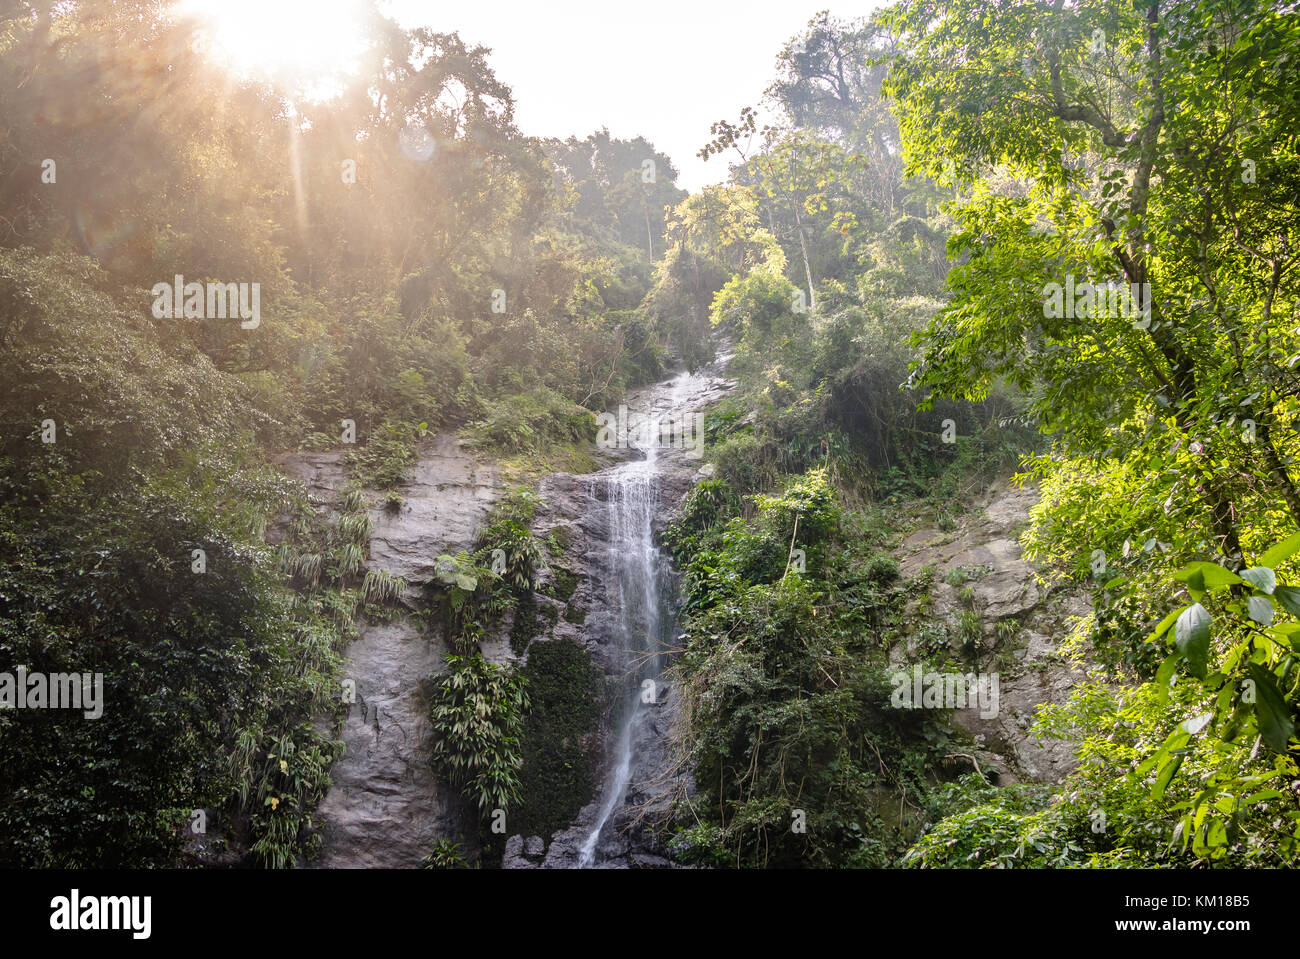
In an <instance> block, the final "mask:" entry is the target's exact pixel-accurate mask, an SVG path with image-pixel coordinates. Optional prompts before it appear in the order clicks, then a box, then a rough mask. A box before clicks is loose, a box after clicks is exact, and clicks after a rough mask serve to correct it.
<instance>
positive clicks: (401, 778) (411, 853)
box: [279, 436, 501, 868]
mask: <svg viewBox="0 0 1300 959" xmlns="http://www.w3.org/2000/svg"><path fill="white" fill-rule="evenodd" d="M279 465H280V466H281V468H282V469H284V470H285V471H286V472H288V473H290V474H291V475H294V476H297V477H299V478H300V479H302V480H303V481H304V482H306V483H307V485H308V488H309V491H310V492H311V494H312V495H313V496H314V497H316V498H317V499H319V500H321V501H323V502H325V503H331V502H333V501H334V500H335V499H336V497H337V495H338V493H339V491H340V490H341V489H342V487H343V486H344V484H345V483H346V472H345V470H344V468H343V463H342V455H341V454H339V453H304V454H294V455H291V456H286V457H283V458H282V459H281V460H280V463H279ZM401 493H402V495H403V496H404V497H405V503H404V504H403V505H402V507H401V509H400V511H398V512H397V513H396V514H394V513H390V512H388V511H387V510H383V509H372V510H371V511H370V519H371V523H372V526H373V530H374V532H373V535H372V537H371V541H370V559H369V561H368V562H367V564H366V567H367V568H368V569H369V568H374V569H382V570H384V571H386V572H388V573H391V574H393V575H395V576H401V577H403V578H405V579H406V580H407V582H408V583H409V584H411V586H410V587H408V590H407V594H406V598H407V599H409V598H410V597H411V596H412V595H413V594H414V592H415V589H414V588H415V587H418V586H419V585H420V584H422V583H424V582H427V581H428V580H429V579H430V578H431V577H432V575H433V563H434V559H435V558H436V557H437V556H438V555H439V554H441V553H454V552H456V551H457V550H460V549H463V548H466V547H469V546H470V545H471V544H472V541H473V538H474V534H475V532H476V531H477V530H478V529H479V527H480V526H482V524H483V520H484V518H485V517H486V516H487V514H488V511H489V510H490V509H491V507H492V504H493V502H494V501H495V500H496V499H497V498H498V497H499V496H500V494H501V484H500V483H499V481H498V478H497V473H496V470H495V469H494V468H493V467H492V466H490V465H486V464H483V463H481V462H479V461H477V460H476V459H474V458H473V457H472V456H470V455H469V454H468V453H466V452H465V451H464V450H463V449H462V448H461V446H460V444H459V443H458V441H457V440H456V438H455V437H454V436H440V437H438V438H437V440H435V441H434V442H433V443H431V444H430V445H428V446H427V447H426V448H425V449H423V450H422V451H421V452H420V455H419V458H418V461H417V464H416V467H415V469H414V471H413V477H412V482H411V483H410V485H409V486H407V487H404V488H403V489H402V490H401ZM371 498H372V499H374V498H375V497H371ZM359 630H360V635H359V638H358V639H357V640H356V641H355V642H353V643H352V644H351V645H350V646H349V647H348V649H347V652H346V654H345V656H346V659H347V662H346V664H345V666H344V676H345V677H346V678H348V679H351V680H352V681H353V682H355V684H356V703H355V704H354V705H352V706H351V707H350V709H349V712H348V716H347V718H346V719H345V721H344V724H343V730H342V733H341V737H342V739H343V742H344V743H345V745H346V747H347V752H346V754H345V755H344V757H343V759H342V760H341V761H339V762H337V763H335V765H334V768H333V769H332V771H331V779H332V781H333V785H332V786H331V787H330V789H329V792H328V793H326V795H325V799H324V800H323V801H322V802H321V805H320V807H319V812H320V814H321V816H322V817H323V819H324V821H325V826H324V835H323V844H322V850H321V854H320V856H319V857H317V859H316V860H315V862H313V863H312V865H313V866H315V867H319V868H347V867H388V868H402V867H405V868H414V867H418V866H419V865H420V860H421V859H422V858H423V857H424V856H425V855H427V854H428V853H429V851H430V848H431V846H432V845H433V843H434V842H436V841H437V840H439V839H448V838H451V839H460V838H461V836H462V835H469V836H472V835H473V834H474V833H475V830H474V829H473V828H472V823H473V818H472V815H471V814H470V813H469V812H468V810H466V809H465V808H464V806H463V803H462V801H461V799H460V798H459V796H458V795H457V794H456V793H455V791H454V790H452V789H451V788H450V787H449V786H447V785H446V784H445V783H442V782H439V781H438V779H437V778H436V776H435V774H434V771H433V769H432V768H431V766H430V761H429V757H430V748H431V730H430V728H429V722H428V719H427V715H428V709H429V702H428V696H427V679H428V677H429V676H431V675H433V674H435V673H438V672H441V671H442V669H443V654H445V653H446V652H447V650H446V648H445V647H444V644H443V643H442V641H441V639H440V638H439V637H437V636H436V635H428V633H427V631H426V632H422V631H421V630H419V629H417V628H416V626H415V625H414V624H413V623H412V622H411V621H410V620H409V619H408V618H406V617H405V616H403V615H399V616H398V617H396V618H395V619H394V621H393V622H390V623H366V622H362V623H360V624H359ZM467 823H468V824H469V828H466V824H467Z"/></svg>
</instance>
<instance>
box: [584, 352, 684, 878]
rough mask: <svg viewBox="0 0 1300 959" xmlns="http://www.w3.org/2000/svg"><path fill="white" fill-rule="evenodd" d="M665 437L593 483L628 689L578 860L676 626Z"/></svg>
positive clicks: (670, 401) (591, 853)
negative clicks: (663, 469)
mask: <svg viewBox="0 0 1300 959" xmlns="http://www.w3.org/2000/svg"><path fill="white" fill-rule="evenodd" d="M690 379H691V377H690V375H689V374H685V373H683V374H682V375H681V376H679V377H677V378H676V379H674V380H673V381H672V384H671V387H670V389H669V391H668V393H667V395H666V396H665V397H664V398H663V400H661V401H660V403H659V404H657V405H656V409H654V410H652V411H650V415H649V417H648V418H647V419H648V421H649V422H650V423H654V422H655V421H656V420H657V418H658V417H666V418H671V417H672V415H673V411H674V409H675V407H676V403H677V400H678V398H679V396H680V395H681V392H682V390H683V386H684V384H685V383H686V382H688V381H689V380H690ZM665 405H666V408H665ZM659 440H660V435H659V430H658V428H657V427H654V428H651V429H648V430H646V432H645V433H643V434H642V435H641V436H639V437H635V436H634V437H630V438H629V441H628V445H629V446H632V447H635V448H637V449H639V450H640V451H641V452H642V453H643V454H644V458H643V459H640V460H635V461H633V462H629V463H623V464H621V465H619V466H616V467H614V468H613V469H611V470H608V471H606V472H604V473H601V474H597V476H595V477H593V478H592V480H591V482H590V483H589V484H588V488H587V490H588V501H589V503H590V504H591V507H592V508H593V509H600V508H603V509H606V510H607V511H608V518H609V540H608V544H607V556H606V561H605V563H604V564H603V567H604V568H605V569H606V570H608V571H609V572H608V576H607V580H606V583H607V589H608V590H609V592H610V597H609V601H610V608H611V609H615V610H617V611H618V615H617V620H616V623H615V629H616V632H617V635H616V641H617V645H618V648H619V652H620V655H621V657H622V664H623V669H624V675H625V695H624V697H623V702H622V704H621V705H622V715H621V716H618V718H617V726H616V729H617V732H616V735H615V737H614V741H613V744H612V745H613V750H612V760H613V761H612V763H611V765H610V769H609V772H608V775H607V778H606V780H605V789H604V794H603V796H602V799H601V804H600V810H599V812H598V814H597V816H596V820H595V824H594V826H593V827H592V830H591V832H590V833H589V834H588V836H587V838H586V840H585V841H584V842H583V844H582V847H581V849H580V851H579V855H578V866H579V868H585V867H588V866H591V865H594V864H595V861H596V854H597V850H598V847H599V844H600V840H601V835H602V834H603V833H604V832H605V830H606V827H608V826H609V823H610V820H611V819H612V818H613V816H614V813H615V811H616V810H617V809H618V807H619V805H620V804H621V803H622V801H623V798H624V796H625V794H626V792H627V788H628V781H629V777H630V774H631V769H632V758H633V757H632V728H633V726H634V724H635V723H636V720H637V716H638V711H639V710H643V709H646V708H648V707H647V706H646V704H645V699H646V697H645V696H644V695H643V691H644V690H646V689H647V688H648V683H650V682H654V681H655V680H657V679H658V676H659V671H660V668H661V666H662V661H663V657H664V651H665V650H666V649H667V643H668V639H669V631H670V630H671V628H672V615H671V611H670V610H669V608H668V586H669V582H670V576H669V572H668V563H667V561H666V559H665V558H664V557H663V555H662V554H661V553H660V551H659V549H658V547H657V546H656V545H655V543H654V534H653V521H654V518H655V516H656V514H657V512H658V511H659V509H660V508H661V506H660V503H659V502H658V498H659V496H658V494H659V483H658V478H659V469H658V460H659ZM601 487H603V489H602V488H601ZM602 493H603V496H602V495H601V494H602ZM602 500H603V502H602Z"/></svg>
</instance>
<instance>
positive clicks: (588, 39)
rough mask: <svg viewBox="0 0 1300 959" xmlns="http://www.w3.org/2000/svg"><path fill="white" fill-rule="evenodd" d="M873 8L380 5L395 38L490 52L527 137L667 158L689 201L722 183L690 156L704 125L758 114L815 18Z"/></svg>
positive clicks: (806, 2) (863, 1) (677, 0)
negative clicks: (427, 37)
mask: <svg viewBox="0 0 1300 959" xmlns="http://www.w3.org/2000/svg"><path fill="white" fill-rule="evenodd" d="M880 5H881V2H880V0H840V2H835V0H750V2H748V3H745V2H739V0H694V2H692V0H653V2H645V3H638V2H635V0H556V2H545V0H541V2H520V0H508V2H502V0H480V2H474V0H468V2H467V0H457V2H455V3H439V2H434V0H388V2H387V3H384V4H381V7H382V8H383V9H385V10H386V12H387V13H388V14H389V15H390V16H392V17H394V18H395V19H396V20H397V21H398V22H400V23H401V24H403V25H404V26H408V27H412V26H427V27H430V28H432V29H435V30H441V31H444V32H450V31H452V30H455V31H458V32H459V33H460V35H461V38H462V39H464V40H466V41H467V42H473V43H481V44H482V45H483V46H485V47H489V48H491V50H492V56H491V60H490V62H491V64H492V67H493V69H494V71H495V72H496V74H497V76H498V77H500V78H501V79H502V80H503V81H504V82H505V83H507V84H509V85H510V87H511V88H512V89H513V90H514V94H515V119H516V122H517V123H518V125H519V128H520V129H521V130H522V131H523V132H524V133H526V134H529V135H532V136H556V137H561V138H563V137H567V136H570V135H576V136H579V137H582V136H586V135H587V134H588V133H591V132H593V131H595V130H598V129H600V128H601V127H602V126H605V127H609V131H610V133H611V134H613V135H614V136H616V137H623V138H631V137H635V136H638V135H640V136H644V137H646V138H647V139H648V140H650V141H651V142H653V143H654V145H655V146H656V147H657V148H658V149H660V150H661V151H663V152H664V153H667V154H668V155H669V156H670V157H672V159H673V162H674V163H675V164H676V166H677V168H678V170H680V171H681V175H680V177H679V178H678V182H679V183H680V184H681V185H682V186H683V187H685V188H686V189H689V190H695V189H698V188H699V187H700V186H702V185H704V184H706V183H715V182H718V181H719V180H722V179H723V178H725V176H726V172H727V169H726V160H725V159H724V158H722V157H716V156H715V157H713V158H711V159H710V160H709V161H708V163H705V162H704V161H703V160H700V159H699V158H698V157H696V156H695V153H696V151H698V150H699V149H700V147H702V146H703V145H704V144H705V143H706V142H707V141H708V140H709V124H711V123H713V122H714V121H715V120H721V119H727V120H732V121H734V120H735V119H736V117H737V116H738V115H739V113H740V109H741V108H742V107H745V106H758V103H759V99H760V97H761V96H762V94H763V90H764V89H766V87H767V85H768V84H769V83H771V82H772V79H773V77H774V75H775V64H776V55H777V53H778V52H779V51H780V49H781V47H782V46H783V45H784V44H785V42H786V41H787V40H788V39H789V38H790V37H792V36H794V35H795V34H796V33H799V32H800V31H801V30H802V29H803V27H804V25H805V24H807V22H808V21H809V20H810V19H811V18H812V16H813V15H814V14H816V13H817V12H818V11H819V10H825V9H829V10H830V12H831V13H832V14H833V15H834V16H837V17H841V18H844V19H849V18H853V17H859V16H864V15H866V14H869V13H870V12H871V11H872V10H873V9H875V8H876V7H878V6H880Z"/></svg>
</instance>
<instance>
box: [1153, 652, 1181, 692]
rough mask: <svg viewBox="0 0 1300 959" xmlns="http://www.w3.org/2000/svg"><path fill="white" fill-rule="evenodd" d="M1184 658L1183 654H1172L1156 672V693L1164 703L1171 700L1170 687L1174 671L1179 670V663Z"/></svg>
mask: <svg viewBox="0 0 1300 959" xmlns="http://www.w3.org/2000/svg"><path fill="white" fill-rule="evenodd" d="M1182 658H1183V654H1182V653H1176V652H1175V653H1170V654H1169V655H1168V656H1167V657H1166V658H1165V661H1164V662H1163V663H1161V664H1160V668H1159V669H1157V670H1156V691H1157V692H1158V693H1159V695H1160V702H1162V703H1163V702H1166V701H1168V699H1169V687H1170V685H1171V684H1172V682H1173V678H1174V670H1176V669H1177V668H1178V661H1179V660H1180V659H1182Z"/></svg>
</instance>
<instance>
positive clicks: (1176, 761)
mask: <svg viewBox="0 0 1300 959" xmlns="http://www.w3.org/2000/svg"><path fill="white" fill-rule="evenodd" d="M1182 764H1183V756H1182V755H1181V754H1179V755H1177V756H1174V757H1173V758H1171V759H1170V760H1169V762H1167V763H1165V764H1164V766H1162V767H1161V768H1160V775H1159V776H1157V777H1156V784H1155V785H1154V786H1152V787H1151V798H1152V799H1156V800H1158V799H1160V797H1161V796H1163V795H1164V794H1165V789H1167V788H1168V786H1169V784H1170V783H1171V782H1173V779H1174V777H1175V776H1177V775H1178V769H1179V767H1180V766H1182Z"/></svg>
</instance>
